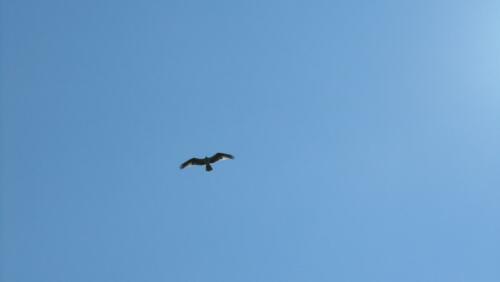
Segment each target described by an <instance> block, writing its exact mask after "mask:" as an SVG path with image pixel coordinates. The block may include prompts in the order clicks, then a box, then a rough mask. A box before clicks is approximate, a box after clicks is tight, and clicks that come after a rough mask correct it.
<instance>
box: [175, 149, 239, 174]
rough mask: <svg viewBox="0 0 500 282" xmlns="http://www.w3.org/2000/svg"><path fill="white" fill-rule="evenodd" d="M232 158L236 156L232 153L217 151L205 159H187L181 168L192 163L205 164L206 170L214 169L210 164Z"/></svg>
mask: <svg viewBox="0 0 500 282" xmlns="http://www.w3.org/2000/svg"><path fill="white" fill-rule="evenodd" d="M232 159H234V157H233V156H232V155H230V154H225V153H217V154H215V155H213V156H211V157H210V158H209V157H205V158H204V159H198V158H192V159H190V160H187V161H185V162H184V163H182V164H181V169H183V168H186V167H188V166H192V165H204V166H205V170H206V171H212V170H213V168H212V166H211V165H210V164H213V163H215V162H218V161H220V160H232Z"/></svg>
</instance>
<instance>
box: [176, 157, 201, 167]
mask: <svg viewBox="0 0 500 282" xmlns="http://www.w3.org/2000/svg"><path fill="white" fill-rule="evenodd" d="M204 164H205V163H204V162H203V160H202V159H197V158H192V159H190V160H187V161H185V162H184V163H182V164H181V169H183V168H186V167H188V166H192V165H204Z"/></svg>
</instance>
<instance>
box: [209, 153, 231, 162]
mask: <svg viewBox="0 0 500 282" xmlns="http://www.w3.org/2000/svg"><path fill="white" fill-rule="evenodd" d="M232 159H234V157H233V156H232V155H230V154H225V153H217V154H215V155H213V156H212V157H210V159H209V161H210V163H215V162H217V161H220V160H232Z"/></svg>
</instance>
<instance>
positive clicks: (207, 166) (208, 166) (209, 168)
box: [205, 164, 213, 171]
mask: <svg viewBox="0 0 500 282" xmlns="http://www.w3.org/2000/svg"><path fill="white" fill-rule="evenodd" d="M212 169H213V168H212V166H211V165H210V164H207V165H206V166H205V170H206V171H212Z"/></svg>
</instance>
